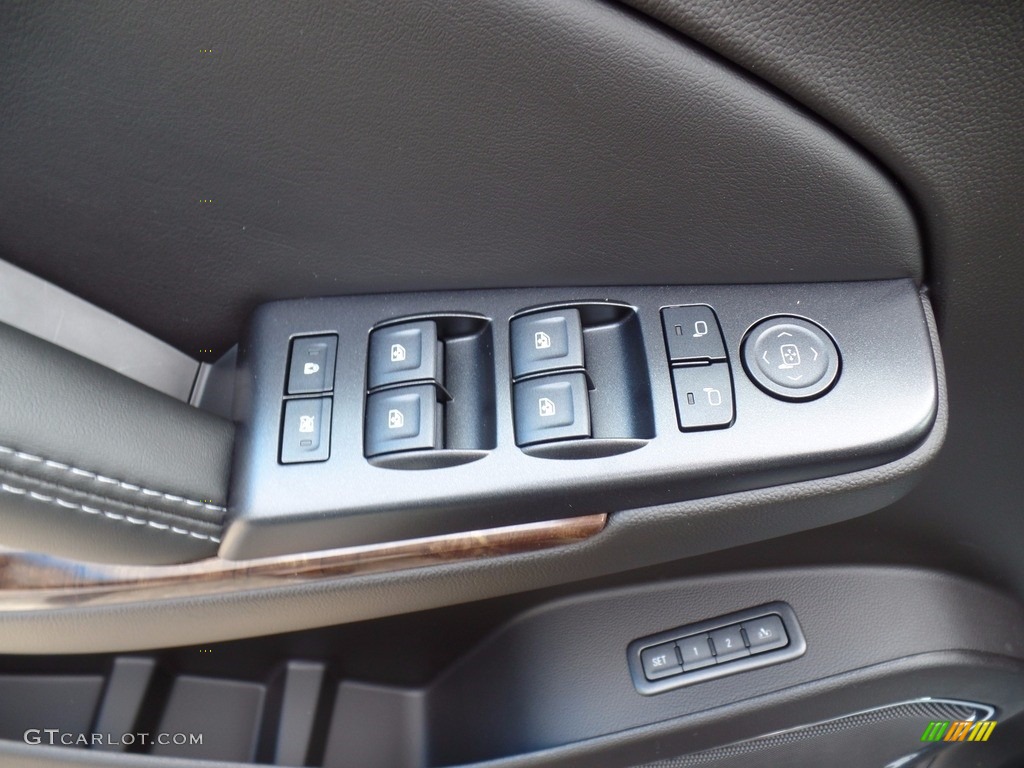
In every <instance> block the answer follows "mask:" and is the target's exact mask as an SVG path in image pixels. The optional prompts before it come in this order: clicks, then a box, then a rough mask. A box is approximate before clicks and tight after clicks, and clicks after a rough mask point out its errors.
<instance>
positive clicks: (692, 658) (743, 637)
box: [626, 602, 807, 695]
mask: <svg viewBox="0 0 1024 768" xmlns="http://www.w3.org/2000/svg"><path fill="white" fill-rule="evenodd" d="M806 648H807V644H806V641H805V640H804V637H803V633H802V632H801V630H800V626H799V624H798V623H797V620H796V614H795V613H794V612H793V609H792V608H791V607H790V606H789V605H788V604H786V603H781V602H780V603H771V604H768V605H763V606H760V607H758V608H751V609H749V610H746V611H740V612H738V613H731V614H728V615H726V616H720V617H718V618H715V619H710V620H708V621H702V622H699V623H696V624H691V625H688V626H683V627H678V628H677V629H672V630H668V631H665V632H659V633H658V634H656V635H652V636H649V637H644V638H640V639H639V640H634V641H633V642H631V643H630V644H629V648H628V649H627V651H626V656H627V663H628V665H629V668H630V673H631V675H632V678H633V684H634V685H635V686H636V689H637V691H639V692H640V693H642V694H645V695H649V694H653V693H661V692H662V691H667V690H671V689H673V688H679V687H681V686H685V685H692V684H695V683H701V682H706V681H708V680H713V679H715V678H717V677H721V676H723V675H729V674H734V673H737V672H744V671H749V670H754V669H758V668H760V667H764V666H767V665H769V664H776V663H779V662H783V661H791V660H793V659H795V658H798V657H799V656H801V655H803V653H804V651H805V650H806Z"/></svg>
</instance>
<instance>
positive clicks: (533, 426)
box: [513, 373, 590, 446]
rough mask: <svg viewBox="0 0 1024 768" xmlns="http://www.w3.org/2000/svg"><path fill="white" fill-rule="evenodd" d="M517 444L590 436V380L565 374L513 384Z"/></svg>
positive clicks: (583, 376) (582, 376)
mask: <svg viewBox="0 0 1024 768" xmlns="http://www.w3.org/2000/svg"><path fill="white" fill-rule="evenodd" d="M513 399H514V401H515V402H514V405H513V410H514V414H513V415H514V417H515V418H514V421H515V429H516V445H519V446H524V445H532V444H533V443H544V442H548V441H551V440H569V439H572V438H581V437H590V402H589V397H588V393H587V378H586V376H585V375H584V374H582V373H562V374H559V375H557V376H544V377H543V378H538V379H528V380H527V381H520V382H518V383H516V384H514V385H513Z"/></svg>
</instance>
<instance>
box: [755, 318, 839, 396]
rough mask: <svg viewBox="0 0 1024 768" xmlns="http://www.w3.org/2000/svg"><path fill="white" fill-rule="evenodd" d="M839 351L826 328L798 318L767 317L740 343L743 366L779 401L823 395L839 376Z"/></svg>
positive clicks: (758, 384)
mask: <svg viewBox="0 0 1024 768" xmlns="http://www.w3.org/2000/svg"><path fill="white" fill-rule="evenodd" d="M839 362H840V361H839V350H838V349H837V348H836V345H835V342H833V341H832V337H831V336H829V335H828V333H826V332H825V329H823V328H822V327H820V326H818V325H816V324H815V323H812V322H809V321H807V320H804V319H802V318H799V317H769V318H768V319H767V320H762V321H761V322H759V323H758V324H757V325H755V326H754V327H753V328H751V329H750V331H749V332H748V333H747V337H746V338H745V339H744V340H743V367H744V368H745V369H746V371H747V375H748V376H750V378H751V379H752V380H753V382H754V383H755V384H757V386H759V387H760V388H761V389H763V390H764V391H765V392H767V393H768V394H769V395H772V396H773V397H777V398H779V399H780V400H810V399H812V398H815V397H818V396H819V395H823V394H824V393H825V392H827V391H828V390H829V389H831V387H832V385H833V384H835V382H836V379H837V378H838V377H839Z"/></svg>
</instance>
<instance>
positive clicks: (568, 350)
mask: <svg viewBox="0 0 1024 768" xmlns="http://www.w3.org/2000/svg"><path fill="white" fill-rule="evenodd" d="M511 334H512V377H513V378H519V377H520V376H525V375H527V374H529V373H539V372H541V371H554V370H558V369H560V368H582V367H583V325H582V324H581V322H580V311H579V310H578V309H558V310H553V311H551V312H538V313H536V314H533V315H524V316H522V317H515V318H512V325H511Z"/></svg>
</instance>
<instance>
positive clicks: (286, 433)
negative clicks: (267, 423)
mask: <svg viewBox="0 0 1024 768" xmlns="http://www.w3.org/2000/svg"><path fill="white" fill-rule="evenodd" d="M330 456H331V398H329V397H317V398H308V399H307V398H304V399H301V400H286V401H285V403H284V424H283V426H282V429H281V455H280V459H281V463H282V464H301V463H305V462H308V461H327V459H329V458H330Z"/></svg>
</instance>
